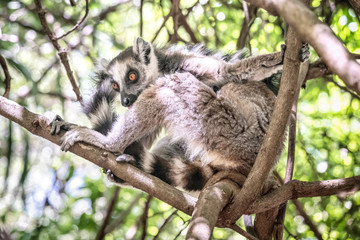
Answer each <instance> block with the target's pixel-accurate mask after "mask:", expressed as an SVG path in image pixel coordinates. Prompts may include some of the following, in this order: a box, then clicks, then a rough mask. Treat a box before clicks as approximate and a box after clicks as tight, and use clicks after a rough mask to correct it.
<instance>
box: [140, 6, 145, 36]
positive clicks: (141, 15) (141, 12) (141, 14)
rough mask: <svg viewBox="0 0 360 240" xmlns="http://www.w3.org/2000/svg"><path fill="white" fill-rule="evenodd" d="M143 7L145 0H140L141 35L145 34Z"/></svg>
mask: <svg viewBox="0 0 360 240" xmlns="http://www.w3.org/2000/svg"><path fill="white" fill-rule="evenodd" d="M143 7H144V0H141V1H140V10H139V11H140V37H142V36H143V24H144V23H143V20H144V19H143Z"/></svg>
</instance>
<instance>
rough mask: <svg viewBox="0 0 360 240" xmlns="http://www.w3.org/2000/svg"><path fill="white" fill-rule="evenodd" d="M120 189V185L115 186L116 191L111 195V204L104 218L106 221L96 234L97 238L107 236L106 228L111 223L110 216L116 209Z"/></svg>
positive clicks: (98, 239) (97, 239)
mask: <svg viewBox="0 0 360 240" xmlns="http://www.w3.org/2000/svg"><path fill="white" fill-rule="evenodd" d="M119 191H120V187H118V186H116V187H115V190H114V193H113V195H112V197H111V200H110V203H109V206H108V208H107V211H106V215H105V218H104V221H103V223H102V224H101V227H100V229H99V231H98V233H97V235H96V238H95V239H96V240H101V239H103V238H104V237H105V235H106V233H105V228H106V226H107V225H108V223H109V220H110V216H111V213H112V212H113V210H114V206H115V203H116V201H117V199H118V197H119Z"/></svg>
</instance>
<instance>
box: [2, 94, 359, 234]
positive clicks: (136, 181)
mask: <svg viewBox="0 0 360 240" xmlns="http://www.w3.org/2000/svg"><path fill="white" fill-rule="evenodd" d="M0 115H2V116H3V117H5V118H8V119H10V120H11V121H13V122H15V123H18V124H19V125H20V126H22V127H24V128H25V129H27V130H28V131H29V132H31V133H33V134H34V135H37V136H40V137H43V138H45V139H47V140H49V141H50V142H53V143H55V144H58V143H59V140H60V136H53V135H50V130H51V129H50V126H49V123H50V120H49V119H48V118H46V117H44V116H42V115H38V114H34V113H32V112H30V111H28V110H27V109H26V108H24V107H22V106H20V105H19V104H17V103H15V102H13V101H10V100H8V99H6V98H4V97H0ZM71 152H73V153H75V154H76V155H78V156H80V157H83V158H85V159H87V160H89V161H90V162H92V163H94V164H96V165H97V166H99V167H102V168H106V169H110V170H111V171H112V172H113V173H114V174H115V175H116V176H120V177H121V178H122V179H123V180H125V181H126V182H128V183H129V184H131V185H132V186H134V187H135V188H138V189H141V190H143V191H144V192H147V193H149V194H151V195H153V196H154V197H156V198H158V199H160V200H162V201H164V202H166V203H168V204H170V205H171V206H173V207H175V208H177V209H178V210H180V211H182V212H184V213H186V214H188V215H191V214H192V212H193V209H194V206H195V202H196V198H194V197H192V196H190V195H188V194H186V193H184V192H181V191H179V190H177V189H175V188H173V187H172V186H170V185H168V184H166V183H164V182H162V181H161V180H159V179H158V178H156V177H154V176H152V175H149V174H147V173H144V172H142V171H140V170H138V169H137V168H135V167H133V166H131V165H129V164H126V163H124V164H119V163H117V162H116V161H115V156H114V155H112V154H111V153H109V152H106V151H104V150H101V149H99V148H96V147H92V146H89V145H85V144H81V143H78V144H75V145H74V147H72V148H71ZM99 156H100V157H99ZM359 189H360V176H356V177H351V178H344V179H334V180H326V181H316V182H301V181H296V180H293V181H290V182H289V183H287V184H285V185H283V186H281V187H280V188H278V189H276V190H275V191H273V192H271V193H269V194H267V195H264V196H262V197H261V198H259V199H257V200H256V201H255V202H254V203H252V204H251V205H250V206H249V208H247V209H246V211H245V214H252V213H258V212H263V211H266V210H269V209H271V208H274V207H276V206H278V205H280V204H282V203H284V202H285V201H287V200H289V199H296V198H302V197H319V196H330V195H334V194H339V193H346V192H354V191H358V190H359ZM222 225H224V224H222ZM232 226H233V225H229V226H228V227H229V228H232ZM105 232H108V231H107V229H106V230H105Z"/></svg>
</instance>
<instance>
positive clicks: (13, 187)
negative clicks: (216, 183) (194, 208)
mask: <svg viewBox="0 0 360 240" xmlns="http://www.w3.org/2000/svg"><path fill="white" fill-rule="evenodd" d="M0 6H1V8H0V19H1V21H0V28H1V29H0V39H1V41H0V54H1V55H3V56H4V57H5V58H6V59H7V62H8V65H9V68H10V73H11V76H12V78H13V79H12V81H11V85H12V86H11V93H10V99H12V100H15V101H16V102H18V103H21V104H22V105H24V106H26V107H27V108H29V109H30V110H32V111H34V112H37V113H39V114H45V115H46V116H48V117H49V118H52V117H53V116H54V114H55V113H58V114H61V115H62V116H64V117H65V119H66V120H67V121H70V122H75V123H78V124H85V125H89V122H88V120H87V119H86V118H85V116H84V115H83V114H82V113H81V111H80V106H79V104H78V103H76V102H74V100H75V99H76V96H75V94H74V92H73V91H72V90H71V89H72V87H71V85H70V82H69V80H68V78H67V76H66V73H65V71H64V68H63V66H62V65H61V63H60V61H59V60H58V56H57V51H56V50H55V48H54V47H53V45H52V44H51V43H50V41H49V39H48V37H47V36H46V35H45V34H44V32H43V30H42V26H41V24H40V21H39V18H38V16H37V13H36V11H35V5H34V3H33V1H30V0H24V1H21V2H19V1H10V2H9V1H3V0H2V1H0ZM43 6H44V7H45V8H46V10H47V18H46V19H47V22H48V24H49V25H50V26H51V28H52V29H53V31H54V32H55V34H56V35H57V36H59V35H61V34H63V33H65V32H67V31H68V30H70V29H71V28H72V27H73V26H74V25H75V24H76V23H77V21H78V20H79V19H80V18H81V17H82V16H83V15H84V14H85V1H78V2H77V3H76V6H75V7H72V6H71V5H70V3H69V2H68V1H59V0H57V1H49V0H44V1H43ZM141 6H142V9H143V18H142V23H143V30H142V31H141V30H140V26H141V24H140V23H141V21H140V19H141V18H140V11H139V10H140V9H141ZM171 7H172V4H171V2H170V1H168V0H156V1H139V0H134V1H126V0H122V1H90V3H89V15H88V16H87V18H86V21H85V22H84V23H83V24H82V25H81V26H80V28H79V29H77V30H76V31H74V32H72V33H71V34H70V35H68V36H66V37H65V38H64V39H63V40H59V43H60V44H61V45H62V47H64V48H67V49H68V55H69V58H70V65H71V66H72V70H73V72H74V74H75V77H76V79H77V81H78V83H79V85H80V90H81V92H82V93H83V95H84V98H85V99H86V97H87V96H88V94H89V93H90V91H91V88H92V86H93V81H92V76H93V74H92V72H93V70H94V61H95V60H96V59H99V58H107V59H111V58H113V57H114V56H116V54H118V52H119V50H122V49H124V48H125V47H127V46H130V45H132V41H133V40H134V39H135V37H137V36H139V35H140V33H141V32H142V33H143V37H144V38H145V39H147V40H149V41H151V40H153V39H154V37H155V36H156V32H157V30H158V29H160V32H159V35H158V36H157V37H156V39H155V43H156V44H158V45H160V46H163V45H165V44H166V43H168V42H173V43H174V42H178V43H179V44H184V43H188V42H194V41H195V40H196V41H197V42H201V43H205V44H206V45H207V46H209V47H210V48H216V49H221V50H223V51H234V50H236V46H237V40H238V38H239V36H240V34H241V26H242V24H243V21H245V13H244V10H243V4H242V2H239V1H235V0H234V1H215V0H200V1H181V2H180V9H181V13H182V14H183V15H184V16H185V19H186V22H187V24H188V25H189V26H190V29H188V30H186V28H184V26H180V27H179V28H178V29H177V28H176V27H175V26H174V22H173V19H172V18H170V19H169V20H168V21H166V23H165V26H164V27H163V28H161V25H162V23H163V20H164V17H165V16H167V15H168V14H169V12H170V11H171ZM311 8H312V10H313V11H314V12H315V13H316V14H317V15H318V16H319V18H320V19H322V20H323V21H325V22H326V23H328V24H329V25H330V26H331V27H332V29H333V31H334V32H335V33H336V34H337V35H338V36H339V37H340V39H341V40H342V41H343V43H344V45H345V46H346V47H347V48H348V49H349V50H350V51H351V52H353V53H358V54H359V53H360V31H359V21H358V16H356V15H355V12H354V10H353V9H351V8H350V7H349V6H348V5H346V4H345V3H344V2H341V1H340V2H335V3H334V2H328V1H313V2H312V5H311ZM251 23H252V25H251V28H250V33H249V37H248V38H247V42H246V44H245V46H247V47H248V50H249V52H251V53H252V54H262V53H268V52H274V51H278V50H280V45H281V44H283V43H284V38H283V36H284V32H285V24H284V22H283V21H282V20H281V19H280V18H278V17H274V16H271V15H269V14H268V13H267V12H266V11H264V10H262V9H259V10H258V11H257V13H256V18H254V19H252V21H251ZM316 59H317V55H316V53H315V52H312V59H311V60H312V61H315V60H316ZM0 76H1V77H3V73H2V72H1V75H0ZM339 86H343V84H342V82H341V80H340V79H338V78H337V77H336V76H334V77H332V76H329V77H325V78H322V79H316V80H310V81H308V82H307V84H306V88H305V89H304V90H302V92H301V96H300V100H299V107H298V108H299V113H298V119H299V121H298V132H297V143H296V162H295V163H296V166H295V175H294V178H295V179H299V180H303V181H314V180H325V179H334V178H343V177H351V176H355V175H360V161H359V159H360V150H359V143H360V121H359V119H360V111H359V108H360V101H359V97H358V96H356V95H354V94H351V93H349V92H348V91H346V90H344V89H342V88H340V87H339ZM0 87H1V89H3V88H4V84H3V82H2V81H1V82H0ZM120 111H122V110H120ZM0 136H2V137H1V139H0V196H1V198H0V222H1V224H2V225H3V226H4V227H5V229H6V230H7V232H9V233H10V234H11V236H12V237H13V238H14V239H92V238H94V236H96V234H97V232H98V230H99V227H100V226H101V224H102V221H103V219H104V217H105V214H106V210H107V206H108V202H109V201H110V199H111V198H112V196H113V192H114V188H115V187H114V186H113V185H111V184H110V183H109V182H108V181H107V180H106V179H105V177H104V175H103V174H102V173H101V170H100V169H98V167H96V166H93V165H90V164H89V163H88V162H86V161H83V160H82V159H80V158H77V157H74V155H72V154H68V153H66V154H64V153H62V152H60V149H59V147H57V146H54V145H52V144H50V143H48V142H46V141H44V140H43V139H41V138H37V137H33V136H31V135H29V133H28V132H26V131H24V130H23V129H21V128H20V127H18V126H17V125H15V124H12V123H11V122H9V121H8V120H7V119H5V118H1V119H0ZM285 155H286V153H284V154H283V157H282V159H281V160H280V162H279V164H278V166H277V170H278V171H279V173H280V175H281V176H284V173H285V164H286V157H285ZM138 194H139V192H138V191H137V190H133V189H123V188H122V189H121V190H120V193H119V198H118V200H117V201H116V204H115V207H114V209H113V211H112V213H111V220H115V219H117V218H119V217H121V216H122V215H121V214H122V213H123V212H124V211H125V210H127V209H129V206H130V205H131V203H132V201H134V199H135V200H136V201H135V203H134V206H132V207H131V209H130V212H129V213H128V215H127V216H126V217H125V218H124V219H123V220H122V221H121V223H120V224H119V226H118V227H117V228H116V229H115V230H114V231H112V232H111V233H109V234H107V235H106V237H105V239H126V238H129V239H131V238H135V239H140V238H141V236H142V231H143V226H144V221H143V220H142V218H141V216H142V215H143V212H144V205H145V203H146V202H147V199H148V197H147V196H146V195H145V194H142V195H141V196H140V198H137V195H138ZM138 199H139V200H138ZM300 201H301V203H302V204H303V206H304V208H305V211H306V213H307V214H308V215H309V216H310V217H311V219H312V221H313V222H314V223H315V225H316V226H317V228H318V230H319V231H320V232H321V234H322V237H323V238H324V239H354V238H356V236H360V225H359V224H358V223H359V222H360V192H357V193H355V194H354V195H349V196H347V195H344V194H342V195H341V194H340V195H337V196H331V197H323V198H307V199H301V200H300ZM173 212H174V209H171V207H170V206H168V205H167V204H165V203H162V202H160V201H158V200H156V199H152V200H151V202H150V208H149V210H148V212H147V219H146V222H147V224H146V225H147V227H146V229H145V230H146V239H152V238H154V236H156V235H157V234H158V231H159V229H162V228H161V226H162V225H163V224H164V222H165V220H166V219H167V218H168V217H169V216H171V219H170V220H171V221H169V222H168V223H167V224H166V225H164V228H163V229H162V231H161V233H160V235H159V236H158V238H159V239H175V238H176V236H177V235H179V238H181V237H183V236H184V233H185V232H186V231H183V230H184V229H185V228H186V226H187V224H188V219H189V217H188V216H186V215H185V214H183V213H181V212H175V213H174V214H173ZM145 213H146V212H145ZM285 227H286V232H285V237H286V238H292V237H296V238H299V239H300V238H301V239H303V238H306V239H314V238H315V237H314V233H313V232H312V231H311V230H310V229H309V227H308V226H307V225H306V224H305V223H304V219H303V217H302V216H300V215H299V213H297V211H296V209H295V207H294V205H292V204H289V207H288V210H287V214H286V219H285ZM132 234H135V235H132ZM131 236H132V237H131ZM213 237H214V239H239V238H240V237H239V235H237V234H234V233H233V232H232V231H230V230H224V229H216V230H215V231H214V235H213Z"/></svg>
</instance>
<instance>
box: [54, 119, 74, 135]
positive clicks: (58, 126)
mask: <svg viewBox="0 0 360 240" xmlns="http://www.w3.org/2000/svg"><path fill="white" fill-rule="evenodd" d="M76 126H77V125H76V124H73V123H68V122H65V121H64V120H63V119H62V118H61V117H60V116H59V115H56V116H55V118H54V119H53V120H52V121H51V123H50V127H51V131H50V134H51V135H59V133H60V131H61V130H64V131H69V130H70V129H72V128H74V127H76Z"/></svg>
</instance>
